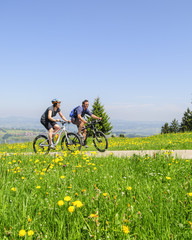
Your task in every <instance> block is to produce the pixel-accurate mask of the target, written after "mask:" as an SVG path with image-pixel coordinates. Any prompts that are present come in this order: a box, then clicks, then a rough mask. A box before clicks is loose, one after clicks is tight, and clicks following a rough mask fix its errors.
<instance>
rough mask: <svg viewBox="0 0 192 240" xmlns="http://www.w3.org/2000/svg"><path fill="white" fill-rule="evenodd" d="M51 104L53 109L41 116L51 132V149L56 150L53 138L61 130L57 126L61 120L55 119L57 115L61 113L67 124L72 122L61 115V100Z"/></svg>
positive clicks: (44, 124) (42, 121) (48, 109)
mask: <svg viewBox="0 0 192 240" xmlns="http://www.w3.org/2000/svg"><path fill="white" fill-rule="evenodd" d="M51 102H52V104H53V105H52V106H51V107H48V108H47V109H46V111H45V112H44V113H43V115H42V116H41V123H42V124H43V126H44V127H45V128H46V129H47V130H48V131H49V135H48V136H49V145H50V147H51V148H54V145H53V142H52V137H53V134H54V133H55V132H56V131H57V130H59V128H60V127H59V125H58V124H57V122H59V121H60V120H59V119H54V118H53V117H55V116H56V114H57V113H59V115H60V117H61V118H62V119H63V120H64V121H66V122H71V121H68V120H67V119H66V118H65V117H64V116H63V114H62V113H61V109H60V104H61V101H60V100H59V99H53V100H52V101H51Z"/></svg>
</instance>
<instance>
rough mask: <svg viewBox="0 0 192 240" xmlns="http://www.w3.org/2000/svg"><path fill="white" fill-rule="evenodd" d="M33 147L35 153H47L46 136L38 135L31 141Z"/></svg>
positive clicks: (47, 143) (47, 142) (47, 141)
mask: <svg viewBox="0 0 192 240" xmlns="http://www.w3.org/2000/svg"><path fill="white" fill-rule="evenodd" d="M33 149H34V152H35V153H48V152H49V150H50V147H49V140H48V138H47V137H46V136H44V135H38V136H37V137H36V138H35V139H34V141H33Z"/></svg>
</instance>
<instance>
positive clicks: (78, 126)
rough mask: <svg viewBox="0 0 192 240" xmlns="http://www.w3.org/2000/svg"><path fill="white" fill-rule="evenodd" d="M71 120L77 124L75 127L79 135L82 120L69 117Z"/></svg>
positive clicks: (82, 124) (82, 125) (82, 123)
mask: <svg viewBox="0 0 192 240" xmlns="http://www.w3.org/2000/svg"><path fill="white" fill-rule="evenodd" d="M71 122H72V123H73V124H75V125H77V129H78V134H79V135H81V130H82V128H83V127H84V125H85V124H84V122H82V121H81V120H80V119H78V118H71Z"/></svg>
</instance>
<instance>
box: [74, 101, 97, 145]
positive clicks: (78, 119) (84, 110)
mask: <svg viewBox="0 0 192 240" xmlns="http://www.w3.org/2000/svg"><path fill="white" fill-rule="evenodd" d="M88 107H89V101H88V100H84V101H83V102H82V106H78V107H76V108H74V109H73V110H72V111H71V113H70V115H69V116H70V117H71V122H72V123H73V124H75V125H77V128H78V133H77V134H78V135H79V136H80V137H81V138H82V139H84V143H83V146H85V147H86V148H88V146H87V143H86V141H85V139H86V131H87V130H86V129H85V128H84V126H85V124H86V123H87V121H86V120H85V119H83V117H84V116H85V114H87V115H89V116H91V117H92V118H94V119H99V120H101V117H97V116H95V115H94V114H92V113H91V112H90V111H89V109H88ZM81 130H83V135H82V134H81Z"/></svg>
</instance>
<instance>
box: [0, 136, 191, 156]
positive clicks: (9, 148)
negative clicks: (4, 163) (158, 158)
mask: <svg viewBox="0 0 192 240" xmlns="http://www.w3.org/2000/svg"><path fill="white" fill-rule="evenodd" d="M108 141H109V148H108V150H162V149H166V150H167V149H170V150H174V149H192V133H191V132H188V133H177V134H173V133H172V134H163V135H161V134H159V135H154V136H150V137H143V138H142V137H140V138H120V137H115V138H108ZM88 145H89V148H88V149H85V148H82V150H91V151H94V150H95V148H94V145H93V143H92V139H90V140H89V141H88ZM56 151H61V147H60V145H58V147H57V148H56ZM0 152H33V148H32V142H27V143H22V144H21V143H19V144H0Z"/></svg>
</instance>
